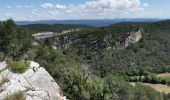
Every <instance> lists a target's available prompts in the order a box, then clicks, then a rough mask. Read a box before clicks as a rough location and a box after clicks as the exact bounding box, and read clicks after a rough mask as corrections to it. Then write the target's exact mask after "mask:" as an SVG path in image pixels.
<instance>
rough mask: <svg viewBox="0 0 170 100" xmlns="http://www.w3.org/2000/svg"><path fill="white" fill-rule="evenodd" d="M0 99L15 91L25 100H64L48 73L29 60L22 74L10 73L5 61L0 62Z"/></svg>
mask: <svg viewBox="0 0 170 100" xmlns="http://www.w3.org/2000/svg"><path fill="white" fill-rule="evenodd" d="M4 78H5V79H8V81H6V82H4V83H3V84H2V85H0V100H3V99H4V98H5V97H7V96H10V95H12V94H14V93H17V92H22V93H23V94H24V97H25V100H66V98H65V97H64V96H63V95H62V91H61V89H60V87H59V86H58V84H57V83H56V82H55V81H54V79H53V78H52V77H51V76H50V75H49V73H48V72H47V71H46V70H45V69H44V68H43V67H40V66H39V64H38V63H36V62H34V61H30V66H29V68H28V69H27V71H26V72H24V73H23V74H17V73H12V72H11V71H10V70H9V69H8V68H7V64H6V62H0V82H1V81H2V80H3V79H4Z"/></svg>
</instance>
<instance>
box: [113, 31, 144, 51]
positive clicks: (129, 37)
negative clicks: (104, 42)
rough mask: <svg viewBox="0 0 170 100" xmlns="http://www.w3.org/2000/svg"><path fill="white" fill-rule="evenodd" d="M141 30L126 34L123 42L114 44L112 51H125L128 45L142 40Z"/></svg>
mask: <svg viewBox="0 0 170 100" xmlns="http://www.w3.org/2000/svg"><path fill="white" fill-rule="evenodd" d="M142 33H143V29H139V30H138V31H133V32H128V33H126V36H125V37H124V40H123V41H119V42H116V43H115V46H114V49H115V50H118V49H125V48H127V47H128V46H129V45H130V44H132V43H136V42H138V41H140V40H141V38H142Z"/></svg>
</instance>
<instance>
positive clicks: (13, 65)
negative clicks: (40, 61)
mask: <svg viewBox="0 0 170 100" xmlns="http://www.w3.org/2000/svg"><path fill="white" fill-rule="evenodd" d="M8 67H9V68H10V70H11V71H12V72H14V73H24V72H25V71H26V70H27V68H28V67H29V63H28V62H25V61H22V60H19V61H12V62H10V63H9V65H8Z"/></svg>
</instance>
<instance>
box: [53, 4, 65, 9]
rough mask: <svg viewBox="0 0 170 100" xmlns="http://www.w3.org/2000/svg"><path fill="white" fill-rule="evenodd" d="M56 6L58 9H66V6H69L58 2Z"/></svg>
mask: <svg viewBox="0 0 170 100" xmlns="http://www.w3.org/2000/svg"><path fill="white" fill-rule="evenodd" d="M55 7H56V8H57V9H66V8H67V6H65V5H61V4H56V6H55Z"/></svg>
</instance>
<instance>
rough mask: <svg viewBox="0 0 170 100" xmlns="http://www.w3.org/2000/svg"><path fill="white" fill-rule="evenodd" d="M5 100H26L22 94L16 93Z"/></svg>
mask: <svg viewBox="0 0 170 100" xmlns="http://www.w3.org/2000/svg"><path fill="white" fill-rule="evenodd" d="M4 100H25V97H24V94H23V93H22V92H18V93H14V94H13V95H10V96H7V97H6V98H5V99H4Z"/></svg>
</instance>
